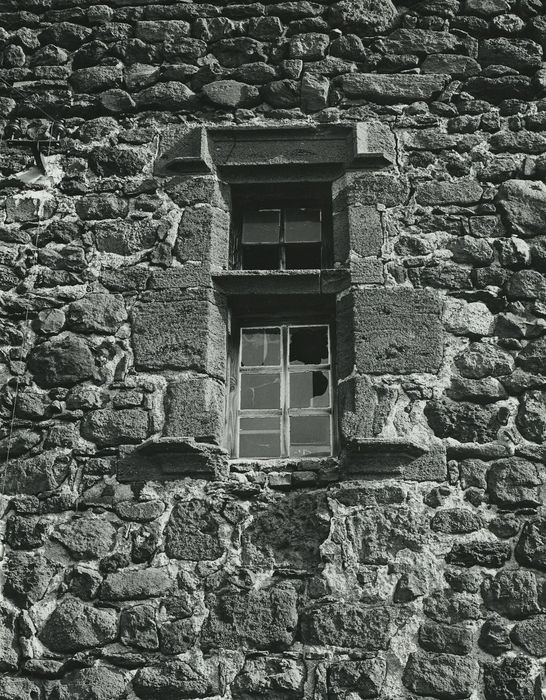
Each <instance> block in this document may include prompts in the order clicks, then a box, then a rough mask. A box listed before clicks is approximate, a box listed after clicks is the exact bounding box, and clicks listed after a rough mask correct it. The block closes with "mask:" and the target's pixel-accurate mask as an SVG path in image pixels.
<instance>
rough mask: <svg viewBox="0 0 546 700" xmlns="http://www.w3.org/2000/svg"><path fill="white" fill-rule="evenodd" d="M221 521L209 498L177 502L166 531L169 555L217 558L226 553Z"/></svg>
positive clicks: (181, 557)
mask: <svg viewBox="0 0 546 700" xmlns="http://www.w3.org/2000/svg"><path fill="white" fill-rule="evenodd" d="M222 522H223V519H222V518H221V517H220V516H219V515H218V513H215V512H214V510H213V508H212V507H211V505H210V504H208V503H207V502H206V501H203V500H197V499H194V500H192V501H181V502H180V503H177V504H176V505H175V507H174V509H173V511H172V513H171V517H170V518H169V522H168V523H167V528H166V530H165V551H166V553H167V555H168V556H169V557H173V558H174V559H188V560H192V561H202V560H211V559H218V558H219V557H221V556H222V554H223V552H224V547H223V546H222V543H221V541H220V532H219V530H220V527H221V525H222Z"/></svg>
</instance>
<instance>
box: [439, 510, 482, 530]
mask: <svg viewBox="0 0 546 700" xmlns="http://www.w3.org/2000/svg"><path fill="white" fill-rule="evenodd" d="M430 527H431V528H432V530H434V531H435V532H443V533H446V534H450V535H461V534H466V533H469V532H476V531H477V530H480V529H481V528H482V527H483V523H482V521H481V519H480V518H479V517H478V516H477V515H476V514H475V513H473V512H472V511H471V510H468V509H466V508H446V509H445V510H439V511H438V512H437V513H435V515H434V517H433V518H432V520H431V522H430Z"/></svg>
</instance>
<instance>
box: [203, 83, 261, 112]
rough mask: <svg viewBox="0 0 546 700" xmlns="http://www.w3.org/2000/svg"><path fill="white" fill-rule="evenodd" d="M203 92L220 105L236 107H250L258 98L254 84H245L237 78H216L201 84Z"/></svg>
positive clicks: (258, 93) (257, 91)
mask: <svg viewBox="0 0 546 700" xmlns="http://www.w3.org/2000/svg"><path fill="white" fill-rule="evenodd" d="M202 92H203V94H205V95H206V96H207V97H208V99H209V100H210V101H211V102H213V103H214V104H216V105H219V106H220V107H227V108H231V109H238V108H240V107H252V106H253V105H256V104H257V103H258V102H259V100H260V92H259V90H258V88H257V87H254V85H246V84H245V83H240V82H238V81H237V80H217V81H216V82H213V83H208V84H207V85H204V86H203V89H202Z"/></svg>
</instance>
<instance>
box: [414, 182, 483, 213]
mask: <svg viewBox="0 0 546 700" xmlns="http://www.w3.org/2000/svg"><path fill="white" fill-rule="evenodd" d="M482 194H483V188H482V187H481V186H480V184H479V183H478V182H477V181H476V180H475V179H474V178H461V179H460V180H452V181H448V180H445V181H443V182H442V181H437V180H435V181H433V182H425V183H423V184H422V185H418V187H417V190H416V194H415V199H416V201H417V202H418V203H419V204H423V205H425V206H445V205H448V204H461V205H469V204H476V203H477V202H478V201H479V200H480V198H481V196H482Z"/></svg>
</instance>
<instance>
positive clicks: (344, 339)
mask: <svg viewBox="0 0 546 700" xmlns="http://www.w3.org/2000/svg"><path fill="white" fill-rule="evenodd" d="M351 299H352V307H353V308H352V310H351V312H352V315H353V319H352V330H353V333H351V332H350V328H347V327H346V326H345V320H346V319H345V318H343V325H344V327H343V329H342V335H341V338H338V348H340V349H341V352H342V355H341V357H340V363H339V365H340V366H339V368H338V371H339V375H340V377H344V376H347V375H348V374H350V373H351V372H352V371H353V367H356V369H357V371H358V372H362V373H367V374H390V373H392V374H409V373H411V372H437V371H438V369H439V368H440V364H441V362H442V356H443V331H442V325H441V322H440V312H441V306H440V301H439V300H438V298H437V297H436V296H435V295H434V294H433V293H431V292H428V291H425V290H411V289H396V290H390V289H366V290H360V289H359V290H355V291H353V293H352V296H351ZM343 301H344V303H345V305H346V304H347V302H346V301H345V300H343ZM343 310H344V311H345V314H343V315H344V316H346V306H345V309H343ZM351 312H350V313H351ZM349 322H350V321H349ZM339 326H340V327H341V323H340V324H339ZM342 346H345V347H344V348H342ZM351 351H352V352H354V355H353V356H352V357H351Z"/></svg>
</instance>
